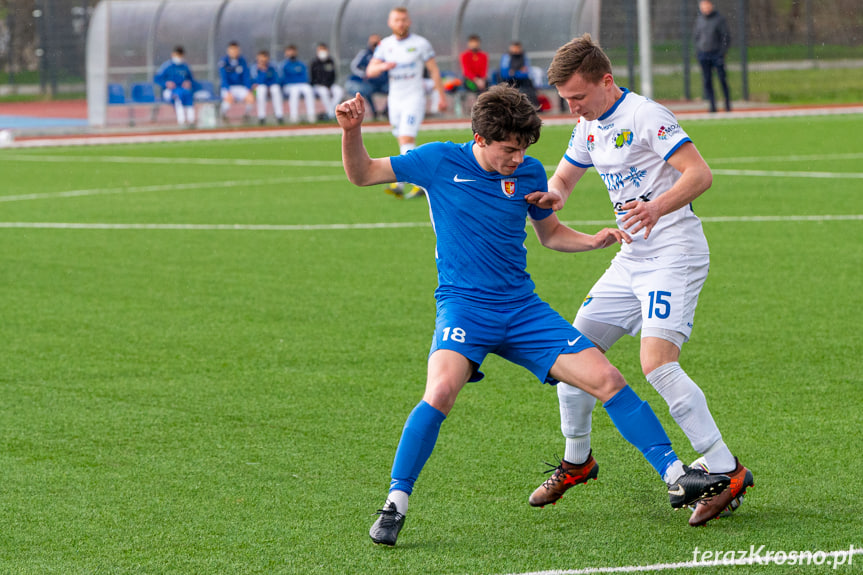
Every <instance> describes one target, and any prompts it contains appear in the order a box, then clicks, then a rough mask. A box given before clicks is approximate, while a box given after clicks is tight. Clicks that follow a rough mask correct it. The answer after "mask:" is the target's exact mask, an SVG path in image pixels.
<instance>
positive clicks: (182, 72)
mask: <svg viewBox="0 0 863 575" xmlns="http://www.w3.org/2000/svg"><path fill="white" fill-rule="evenodd" d="M153 79H154V80H155V82H156V83H157V84H158V85H160V86H161V87H162V89H163V90H164V89H165V88H167V86H166V84H167V83H168V82H173V83H174V84H176V85H177V87H178V88H179V87H181V86H182V85H183V82H186V81H188V82H191V83H192V85H193V86H194V84H195V79H194V78H193V77H192V70H191V69H190V68H189V65H188V64H186V63H185V62H182V63H180V64H176V63H174V61H173V60H168V61H167V62H165V63H164V64H162V66H161V67H160V68H159V70H158V72H156V77H155V78H153Z"/></svg>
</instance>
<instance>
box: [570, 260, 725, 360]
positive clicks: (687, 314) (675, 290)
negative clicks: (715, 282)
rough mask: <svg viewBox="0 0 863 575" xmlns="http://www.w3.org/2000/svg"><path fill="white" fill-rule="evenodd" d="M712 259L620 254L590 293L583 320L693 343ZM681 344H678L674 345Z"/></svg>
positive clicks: (579, 315) (582, 313)
mask: <svg viewBox="0 0 863 575" xmlns="http://www.w3.org/2000/svg"><path fill="white" fill-rule="evenodd" d="M709 268H710V256H709V255H706V254H705V255H695V256H690V255H674V256H659V257H655V258H628V257H625V256H622V255H620V254H618V255H617V256H615V258H614V259H613V260H611V266H609V268H608V269H607V270H606V271H605V273H604V274H602V277H601V278H599V281H597V282H596V284H595V285H594V286H593V288H592V289H591V290H590V293H589V294H588V296H587V297H586V298H585V299H584V303H583V304H582V305H581V308H580V309H579V310H578V316H577V317H578V318H579V319H586V320H589V321H594V322H599V323H604V324H609V325H614V326H618V327H620V328H622V329H624V330H626V332H628V333H629V335H633V336H634V335H636V334H637V333H638V332H639V331H641V337H662V338H663V339H669V340H671V338H668V337H663V336H662V334H663V333H664V332H668V331H670V332H677V333H679V334H682V335H683V338H682V341H684V342H685V341H688V340H689V336H690V334H691V333H692V326H693V322H694V319H695V306H696V305H698V294H699V293H701V288H702V287H704V282H705V281H706V280H707V271H708V269H709ZM675 343H676V342H675Z"/></svg>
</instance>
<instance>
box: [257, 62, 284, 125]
mask: <svg viewBox="0 0 863 575" xmlns="http://www.w3.org/2000/svg"><path fill="white" fill-rule="evenodd" d="M252 87H253V88H254V90H255V100H256V101H257V102H258V123H259V124H261V125H262V126H263V125H264V124H265V123H266V121H267V97H269V98H271V99H272V100H273V113H274V114H275V115H276V121H277V122H278V123H279V124H283V123H284V122H285V119H284V116H285V106H284V98H283V97H282V84H281V82H280V81H279V73H278V72H276V67H275V66H273V65H272V64H270V53H269V52H267V51H266V50H261V51H260V52H258V55H257V56H256V57H255V69H254V71H253V74H252Z"/></svg>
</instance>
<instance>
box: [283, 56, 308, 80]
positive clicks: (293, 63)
mask: <svg viewBox="0 0 863 575" xmlns="http://www.w3.org/2000/svg"><path fill="white" fill-rule="evenodd" d="M282 83H283V84H308V83H309V71H308V68H306V65H305V64H303V63H302V62H300V61H299V60H285V61H284V62H282Z"/></svg>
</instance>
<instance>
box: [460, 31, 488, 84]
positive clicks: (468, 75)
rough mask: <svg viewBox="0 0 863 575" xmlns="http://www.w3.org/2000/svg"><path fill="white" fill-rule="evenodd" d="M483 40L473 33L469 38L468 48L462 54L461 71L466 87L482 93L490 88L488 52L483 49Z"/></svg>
mask: <svg viewBox="0 0 863 575" xmlns="http://www.w3.org/2000/svg"><path fill="white" fill-rule="evenodd" d="M481 46H482V41H481V40H480V38H479V36H477V35H476V34H472V35H470V36H469V37H468V39H467V50H465V51H464V52H462V54H461V71H462V75H463V76H464V85H465V88H467V89H468V90H470V91H471V92H476V93H482V92H485V91H486V88H488V54H486V53H485V52H483V51H482V48H481Z"/></svg>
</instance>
